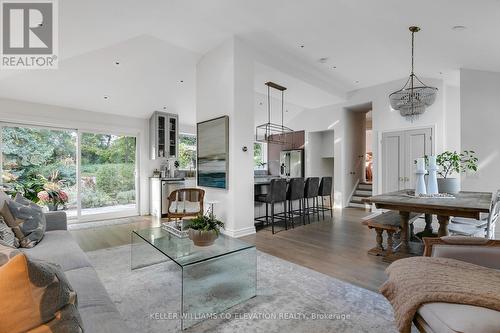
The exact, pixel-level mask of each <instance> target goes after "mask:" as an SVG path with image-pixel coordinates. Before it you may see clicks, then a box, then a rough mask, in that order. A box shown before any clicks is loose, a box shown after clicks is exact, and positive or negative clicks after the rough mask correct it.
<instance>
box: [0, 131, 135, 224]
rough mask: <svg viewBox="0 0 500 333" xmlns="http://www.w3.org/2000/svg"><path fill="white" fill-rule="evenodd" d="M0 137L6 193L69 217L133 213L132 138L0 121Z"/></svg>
mask: <svg viewBox="0 0 500 333" xmlns="http://www.w3.org/2000/svg"><path fill="white" fill-rule="evenodd" d="M0 139H1V143H2V144H1V145H0V147H1V154H0V159H1V163H0V166H1V175H2V181H1V186H2V188H3V189H4V190H5V191H7V193H9V194H12V195H15V194H16V193H17V192H20V193H22V194H24V196H25V197H26V198H28V199H29V200H31V201H34V202H37V203H39V204H40V205H43V206H47V207H48V208H49V209H56V208H59V209H64V210H65V211H66V213H67V215H68V218H70V219H80V218H82V221H83V220H91V219H97V218H102V217H107V216H109V217H118V216H117V215H120V217H122V216H132V215H137V213H138V203H137V199H136V198H137V186H136V182H137V179H136V161H137V158H136V147H137V142H136V141H137V140H136V137H135V136H124V135H115V134H110V133H105V134H100V133H88V132H81V131H78V130H73V129H61V128H48V127H41V126H24V125H14V124H7V123H3V124H0ZM50 195H59V196H60V197H66V199H62V200H64V201H65V202H64V203H62V202H59V203H56V204H54V201H52V200H54V199H53V198H52V199H51V197H50ZM44 198H47V199H44ZM91 215H93V216H91Z"/></svg>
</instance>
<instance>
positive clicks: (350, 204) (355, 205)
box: [348, 202, 370, 209]
mask: <svg viewBox="0 0 500 333" xmlns="http://www.w3.org/2000/svg"><path fill="white" fill-rule="evenodd" d="M348 207H353V208H364V209H370V206H369V205H366V204H359V203H354V202H350V203H349V205H348Z"/></svg>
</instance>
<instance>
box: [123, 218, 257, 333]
mask: <svg viewBox="0 0 500 333" xmlns="http://www.w3.org/2000/svg"><path fill="white" fill-rule="evenodd" d="M170 261H171V262H174V263H175V264H176V265H174V266H176V267H177V271H178V275H179V276H180V288H181V291H180V316H179V317H178V319H180V320H181V329H186V328H188V327H190V326H192V325H194V324H196V323H198V322H200V321H202V320H204V319H207V318H210V317H211V316H213V314H216V313H221V312H223V311H225V310H227V309H229V308H230V307H232V306H234V305H236V304H239V303H241V302H243V301H245V300H248V299H250V298H252V297H254V296H255V295H256V291H257V272H256V267H257V256H256V250H255V246H254V245H250V244H247V243H245V242H242V241H240V240H238V239H235V238H231V237H226V236H224V235H222V234H221V235H220V236H219V238H217V240H216V241H215V243H214V244H213V245H210V246H206V247H199V246H195V245H194V244H193V242H192V241H191V240H190V239H189V238H179V237H177V236H175V235H172V234H171V233H169V232H168V231H166V230H163V229H162V228H161V227H157V228H147V229H141V230H134V231H133V232H132V250H131V268H132V269H138V268H142V267H146V266H151V265H154V264H158V263H163V262H170ZM166 292H168V290H167V291H166ZM167 297H168V295H167Z"/></svg>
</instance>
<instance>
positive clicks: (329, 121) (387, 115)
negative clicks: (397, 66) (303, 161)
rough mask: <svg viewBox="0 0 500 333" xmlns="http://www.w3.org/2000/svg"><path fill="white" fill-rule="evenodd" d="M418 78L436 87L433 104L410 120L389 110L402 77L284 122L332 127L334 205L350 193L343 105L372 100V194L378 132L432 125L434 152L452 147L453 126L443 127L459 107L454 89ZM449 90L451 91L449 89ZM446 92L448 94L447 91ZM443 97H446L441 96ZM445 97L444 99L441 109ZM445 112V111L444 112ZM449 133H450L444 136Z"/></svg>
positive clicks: (378, 184)
mask: <svg viewBox="0 0 500 333" xmlns="http://www.w3.org/2000/svg"><path fill="white" fill-rule="evenodd" d="M422 81H423V82H425V83H426V84H428V85H431V86H435V87H437V88H438V89H439V92H438V96H437V99H436V101H435V103H434V104H433V105H432V106H430V107H429V108H428V109H427V111H426V112H425V113H424V114H423V115H421V116H420V118H418V119H417V120H415V121H414V122H410V121H408V120H406V119H405V118H403V117H401V116H400V115H399V113H398V112H396V111H394V110H392V109H391V107H390V104H389V99H388V96H389V94H390V93H391V92H393V91H395V90H398V89H400V88H401V87H402V86H403V85H404V83H405V82H406V79H401V80H396V81H391V82H387V83H384V84H381V85H377V86H373V87H367V88H363V89H359V90H356V91H353V92H350V93H348V98H347V101H346V102H345V103H342V104H336V105H330V106H327V107H322V108H318V109H312V110H305V111H303V112H302V113H301V114H299V115H298V116H296V117H295V118H293V119H292V120H290V121H289V122H288V125H289V126H290V127H292V128H294V129H297V130H301V129H304V130H306V132H310V131H322V130H326V129H334V130H335V179H334V189H335V197H336V200H335V205H336V207H343V206H344V205H345V203H346V199H347V196H348V195H349V194H350V191H349V190H346V188H347V187H349V186H348V185H346V184H349V182H347V179H348V178H349V164H348V161H347V160H346V152H347V151H348V149H349V148H348V147H349V145H350V143H349V138H348V137H347V136H346V131H347V127H348V125H349V120H348V118H347V112H352V111H347V110H346V107H349V106H354V105H360V104H364V103H369V102H371V103H372V113H373V129H372V132H373V140H372V147H371V148H370V147H366V148H367V150H368V151H370V150H371V151H372V152H373V157H374V163H373V167H374V170H373V171H374V177H376V179H375V182H374V193H379V192H380V191H381V188H382V187H381V179H380V176H381V172H379V170H380V166H381V161H380V160H379V158H378V151H379V138H380V134H381V133H382V132H385V131H396V130H401V129H411V128H419V127H434V128H435V129H436V133H434V144H435V148H436V151H437V152H438V153H439V152H441V151H443V150H444V149H445V148H446V147H447V146H448V145H449V146H452V147H455V146H456V139H452V141H450V140H449V139H448V140H447V138H453V137H456V131H457V130H456V128H454V127H453V126H448V127H445V115H448V114H453V115H455V117H456V116H457V115H458V114H459V108H457V107H456V105H457V104H458V103H457V100H458V95H460V94H457V93H456V90H453V89H444V85H443V82H442V80H436V79H426V78H422ZM450 91H451V92H450ZM447 92H448V93H449V95H448V94H447ZM445 96H447V97H445ZM445 99H446V100H447V103H446V106H447V107H448V109H445V103H444V101H445ZM448 111H449V112H448ZM462 122H463V120H462ZM448 134H450V136H449V135H448Z"/></svg>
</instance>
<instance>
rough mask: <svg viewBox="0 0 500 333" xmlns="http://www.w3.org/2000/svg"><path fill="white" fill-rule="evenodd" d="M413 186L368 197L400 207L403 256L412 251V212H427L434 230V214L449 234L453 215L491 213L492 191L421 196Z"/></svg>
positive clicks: (379, 203)
mask: <svg viewBox="0 0 500 333" xmlns="http://www.w3.org/2000/svg"><path fill="white" fill-rule="evenodd" d="M413 193H414V191H413V190H401V191H396V192H390V193H384V194H380V195H375V196H372V197H369V198H366V199H364V201H365V202H366V203H370V204H374V205H375V207H376V208H378V209H388V210H393V211H399V215H400V223H401V246H400V249H399V252H398V253H399V256H400V257H405V256H407V255H408V254H410V253H411V252H412V248H411V246H410V235H409V221H410V213H421V214H425V216H426V230H429V231H432V226H431V223H432V216H433V215H436V216H437V220H438V222H439V230H438V233H437V235H438V237H442V236H447V235H448V224H449V222H450V217H468V218H473V219H477V220H479V219H480V214H481V213H489V211H490V205H491V199H492V195H493V194H492V193H491V192H466V191H462V192H459V193H457V194H454V195H453V197H450V198H446V197H440V198H421V197H415V196H414V195H413Z"/></svg>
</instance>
